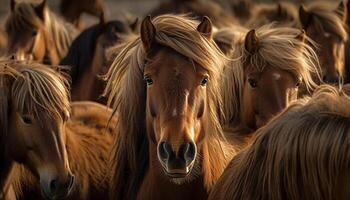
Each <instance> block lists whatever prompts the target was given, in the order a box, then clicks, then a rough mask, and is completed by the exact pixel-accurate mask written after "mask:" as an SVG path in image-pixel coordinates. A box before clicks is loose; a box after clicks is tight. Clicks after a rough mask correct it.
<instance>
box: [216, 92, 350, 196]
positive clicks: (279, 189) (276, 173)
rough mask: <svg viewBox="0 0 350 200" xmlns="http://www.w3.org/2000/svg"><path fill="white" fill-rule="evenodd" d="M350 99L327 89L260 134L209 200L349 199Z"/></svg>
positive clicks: (233, 163) (231, 168)
mask: <svg viewBox="0 0 350 200" xmlns="http://www.w3.org/2000/svg"><path fill="white" fill-rule="evenodd" d="M349 107H350V98H349V97H348V96H346V95H344V94H343V93H341V92H338V91H337V90H336V89H335V88H333V87H331V86H323V87H322V88H321V89H319V90H318V91H317V92H316V93H315V94H314V95H313V97H312V98H311V99H310V100H309V101H308V102H307V101H305V100H300V101H299V102H298V103H294V104H293V105H292V106H290V107H289V108H288V109H286V110H285V111H284V112H283V113H282V114H280V115H279V116H278V117H276V118H274V119H273V120H272V121H271V122H270V123H269V124H267V125H266V126H265V127H264V128H262V129H260V130H259V131H258V133H257V134H256V135H257V137H256V138H255V140H254V142H253V143H252V144H251V145H250V146H249V147H247V149H245V150H243V151H242V152H240V153H239V154H238V155H237V156H236V157H235V158H234V159H233V160H232V161H231V163H230V164H229V166H228V167H227V168H226V170H225V172H224V174H223V175H222V176H221V178H220V179H219V181H218V182H217V184H216V185H215V187H214V188H213V190H212V192H211V194H210V197H209V199H212V200H226V199H230V200H240V199H260V200H280V199H287V200H291V199H324V200H326V199H327V200H328V199H329V200H330V199H337V200H345V199H349V198H350V193H349V183H350V173H349V168H350V151H349V149H350V145H349V144H350V143H349V141H350V110H349Z"/></svg>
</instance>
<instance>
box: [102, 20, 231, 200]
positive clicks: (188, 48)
mask: <svg viewBox="0 0 350 200" xmlns="http://www.w3.org/2000/svg"><path fill="white" fill-rule="evenodd" d="M152 21H153V24H154V26H155V28H156V34H155V40H156V43H157V44H159V45H163V46H166V47H169V48H171V49H173V50H175V51H177V52H178V53H180V54H182V55H184V56H186V57H188V58H189V59H191V60H193V61H194V62H195V63H197V64H199V65H200V66H201V67H203V68H204V69H205V70H207V71H208V73H209V76H210V84H209V85H208V101H207V103H208V105H207V111H208V117H209V119H208V122H209V127H208V130H210V131H209V132H208V135H207V136H206V141H205V142H204V144H203V146H206V147H207V152H205V154H204V155H202V156H203V158H202V159H203V161H202V164H201V166H202V173H203V179H204V182H205V186H206V187H207V189H210V188H211V186H212V185H213V184H214V183H215V181H216V180H217V178H218V177H219V175H220V174H221V173H222V171H223V170H224V167H225V166H226V162H227V159H228V158H229V156H226V155H225V153H227V152H225V148H226V147H225V145H224V141H225V140H224V136H223V134H222V130H221V126H220V123H219V116H218V112H217V110H216V108H217V107H216V106H215V105H216V104H217V103H219V105H221V99H220V95H219V94H220V92H219V84H218V78H219V77H220V75H221V72H222V67H223V65H224V62H225V61H226V57H225V56H224V55H223V54H222V53H221V52H220V50H219V49H218V47H217V46H216V45H215V43H214V42H213V41H211V40H207V39H206V38H205V37H204V36H203V35H201V34H200V33H199V32H198V31H197V30H196V27H197V25H198V22H197V21H194V20H192V19H189V18H188V17H186V16H178V15H161V16H158V17H156V18H154V19H152ZM146 56H147V55H146V52H145V50H144V48H143V46H142V42H141V39H140V37H137V38H136V39H135V40H133V41H131V42H129V43H127V44H125V48H124V49H123V50H122V51H121V52H120V53H119V54H118V56H117V57H116V59H115V60H114V63H113V64H112V66H111V68H110V70H109V72H108V73H107V75H106V78H107V79H108V83H107V87H106V90H105V95H109V100H108V104H109V105H110V106H111V107H112V108H114V112H116V113H118V117H119V119H120V121H119V123H118V125H117V134H116V140H115V147H114V153H113V156H112V160H113V161H112V163H113V168H112V170H113V173H114V174H113V177H112V181H113V182H112V189H111V190H112V191H113V192H114V193H115V194H114V195H119V197H125V196H128V195H127V194H131V193H133V194H134V195H135V193H137V191H138V186H133V185H135V184H137V183H134V182H135V181H137V179H141V180H138V181H141V182H142V180H143V174H141V175H139V177H137V176H136V175H134V174H135V173H141V172H140V171H143V172H142V173H144V171H145V170H146V169H147V165H148V163H147V162H148V156H149V155H148V139H147V133H146V126H145V121H146V105H145V103H146V85H145V83H144V81H143V71H144V67H145V62H146V59H147V58H146ZM142 145H143V149H141V147H142ZM142 159H146V160H142ZM142 162H143V163H144V165H145V166H141V165H142ZM138 184H140V183H138ZM132 188H133V189H132ZM131 189H132V190H133V191H130V190H131Z"/></svg>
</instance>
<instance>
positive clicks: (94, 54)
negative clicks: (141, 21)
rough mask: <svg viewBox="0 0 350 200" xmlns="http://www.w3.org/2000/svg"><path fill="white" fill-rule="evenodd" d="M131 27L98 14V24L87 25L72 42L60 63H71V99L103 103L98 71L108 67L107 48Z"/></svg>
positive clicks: (102, 86)
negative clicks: (107, 19) (105, 18)
mask: <svg viewBox="0 0 350 200" xmlns="http://www.w3.org/2000/svg"><path fill="white" fill-rule="evenodd" d="M134 29H135V23H133V24H131V25H128V24H126V23H124V22H122V21H117V20H115V21H109V22H105V21H104V18H103V17H101V18H100V23H99V24H97V25H94V26H92V27H90V28H88V29H86V30H85V31H83V32H82V33H81V34H80V35H79V36H78V37H77V38H76V39H75V40H74V41H73V42H72V45H71V46H70V48H69V51H68V53H67V55H66V56H65V57H64V58H63V59H62V60H61V62H60V65H65V66H70V70H69V74H70V77H71V85H72V87H71V88H72V90H71V95H72V100H73V101H82V100H89V101H98V102H100V103H105V100H104V99H103V98H102V97H101V94H102V93H103V89H104V86H105V84H104V82H103V81H102V79H101V78H100V77H99V75H102V74H105V73H107V71H108V60H107V55H106V51H107V49H108V48H110V47H112V46H114V45H116V44H118V43H120V42H121V41H123V38H124V37H125V35H129V34H132V33H133V32H134Z"/></svg>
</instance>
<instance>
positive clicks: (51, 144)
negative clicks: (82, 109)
mask: <svg viewBox="0 0 350 200" xmlns="http://www.w3.org/2000/svg"><path fill="white" fill-rule="evenodd" d="M10 115H11V116H10V125H9V137H10V143H11V144H12V145H11V147H10V149H9V151H10V152H11V155H12V157H13V158H14V159H15V161H17V162H19V163H21V164H23V165H25V166H26V167H28V168H29V169H30V171H31V172H32V173H33V174H34V175H35V176H37V177H38V178H39V179H40V185H41V188H42V191H43V194H44V195H45V196H46V197H47V198H49V199H57V198H63V197H66V196H67V195H68V194H69V192H70V190H71V189H72V187H73V184H74V176H73V175H72V173H71V171H70V169H69V163H68V158H67V151H66V146H65V143H66V141H65V140H66V135H65V130H64V124H65V121H63V120H62V119H60V118H59V117H57V118H55V119H52V118H46V119H45V120H43V121H40V120H39V119H37V118H35V117H34V116H33V115H31V114H22V113H19V112H16V111H12V112H11V114H10Z"/></svg>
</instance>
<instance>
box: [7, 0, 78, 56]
mask: <svg viewBox="0 0 350 200" xmlns="http://www.w3.org/2000/svg"><path fill="white" fill-rule="evenodd" d="M5 26H6V30H8V32H10V33H18V32H21V31H22V30H24V29H27V30H28V29H29V30H32V29H33V28H36V29H41V28H42V29H44V32H45V36H44V37H45V42H46V45H47V48H55V49H56V50H57V53H58V56H59V58H60V59H61V58H63V57H64V56H65V55H66V54H67V52H68V49H69V46H70V44H71V42H72V41H73V39H74V37H75V36H76V34H77V31H76V30H75V28H74V27H73V26H72V25H71V24H69V23H66V22H64V21H63V20H62V19H60V18H59V17H58V16H56V15H55V14H54V13H53V12H52V11H51V10H50V9H49V8H47V7H46V8H45V9H44V21H43V20H42V19H40V18H39V17H38V15H37V14H36V12H35V10H34V8H33V6H32V4H31V3H28V2H19V3H16V6H15V8H14V10H13V11H12V12H11V14H10V16H9V17H8V19H7V21H6V25H5ZM47 56H48V55H47Z"/></svg>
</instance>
